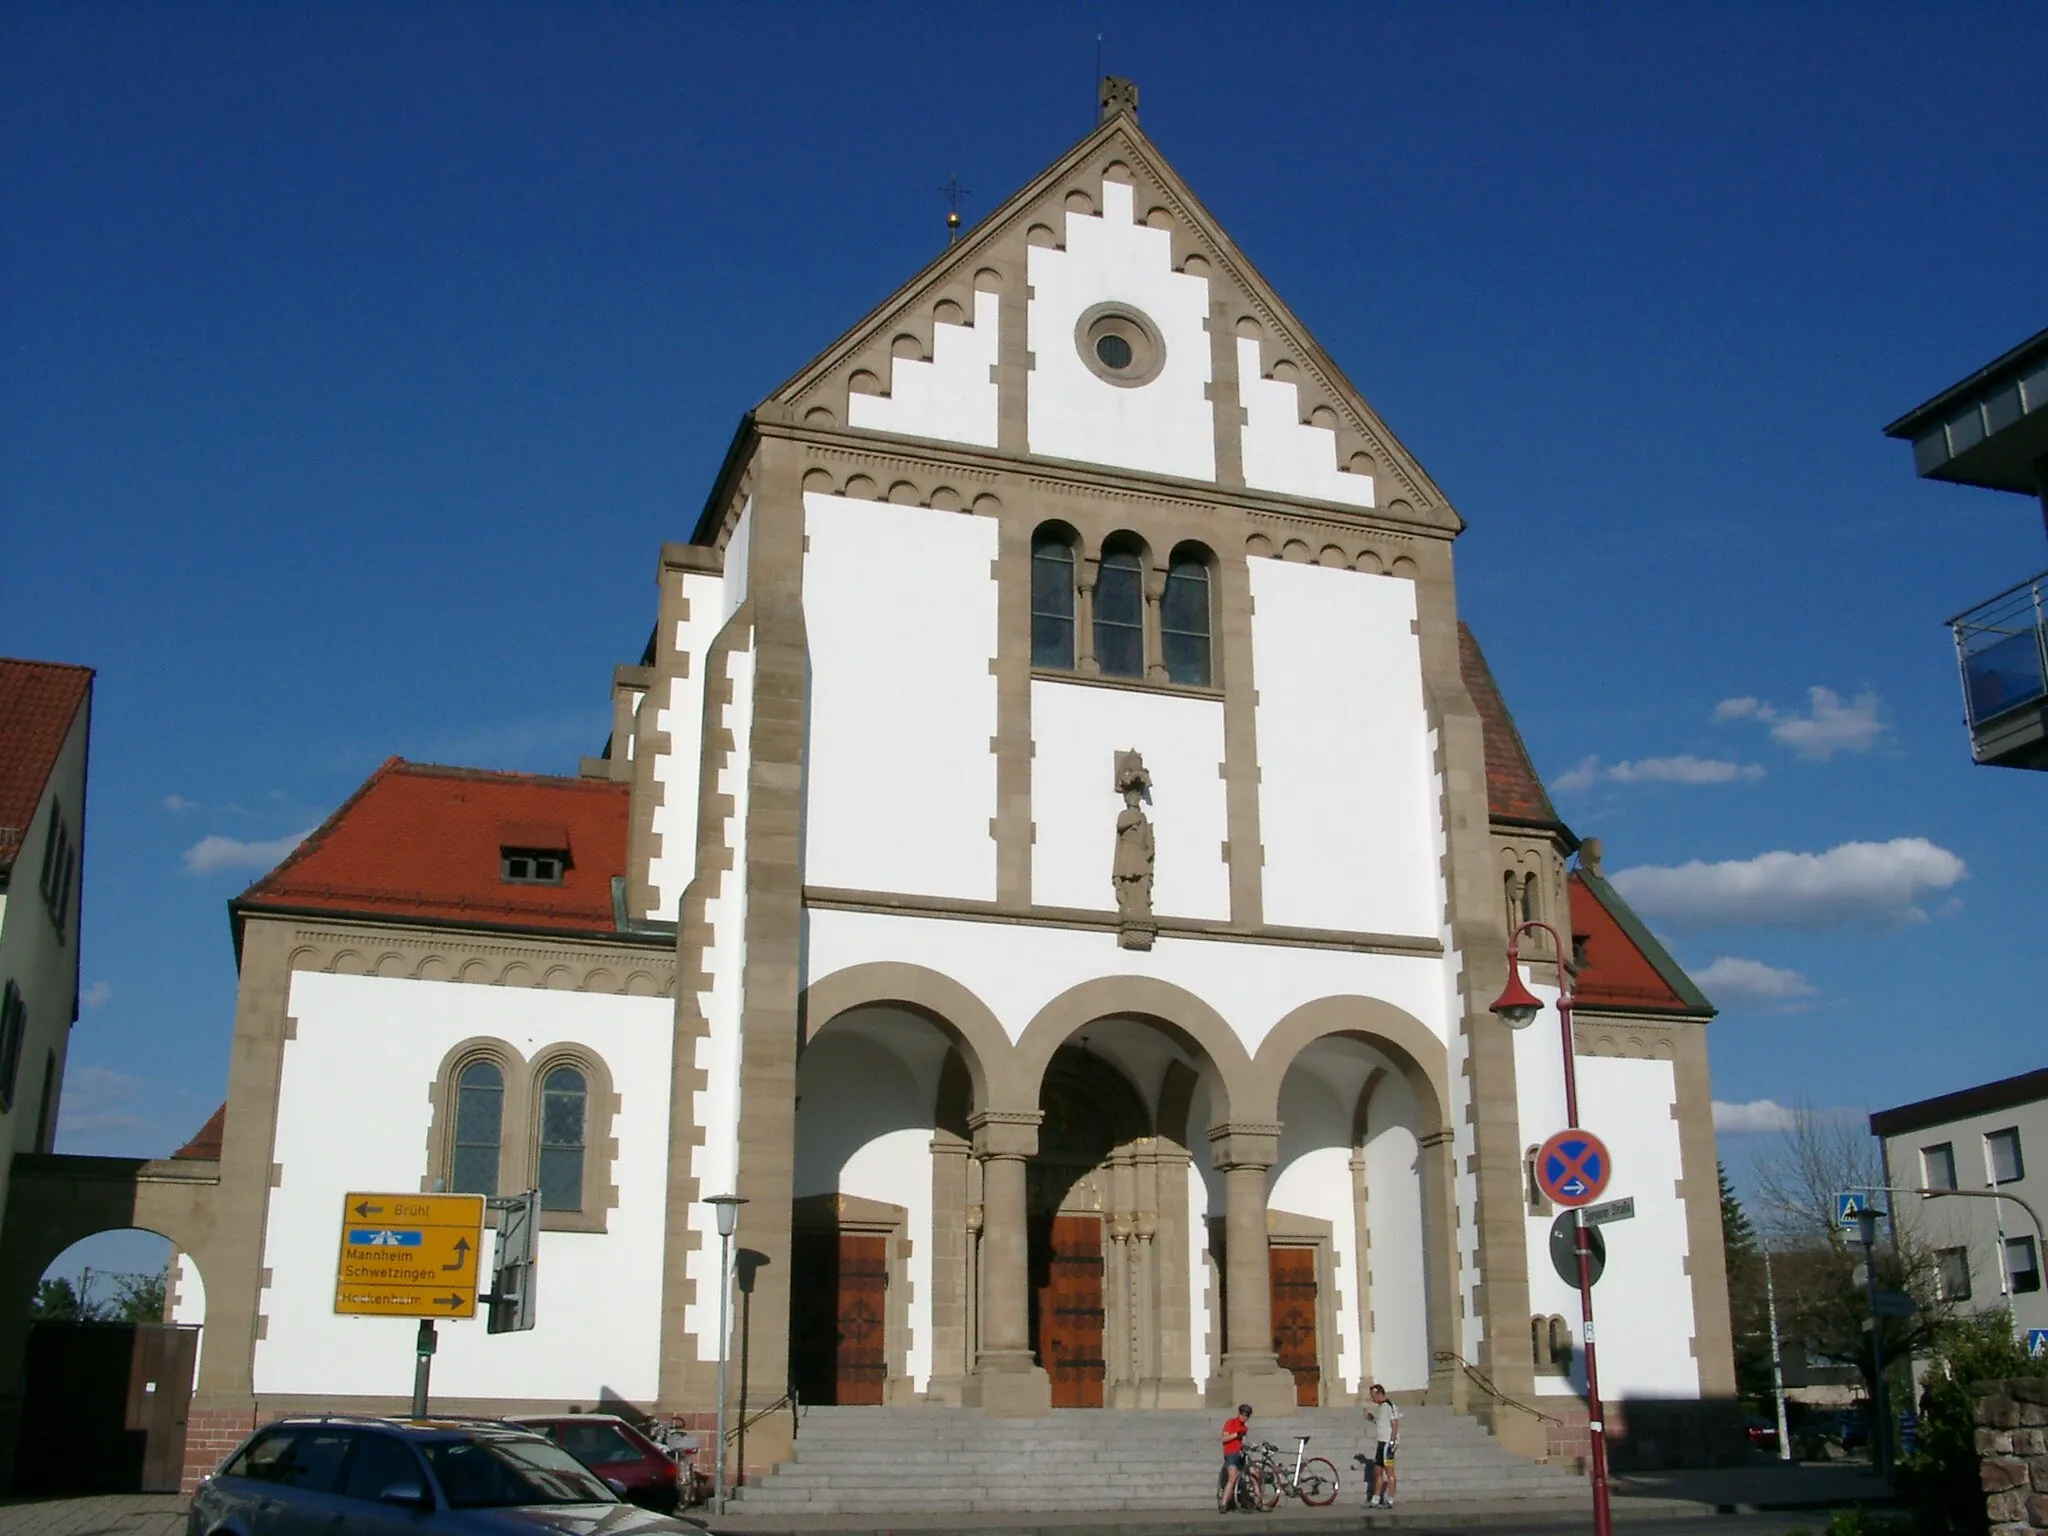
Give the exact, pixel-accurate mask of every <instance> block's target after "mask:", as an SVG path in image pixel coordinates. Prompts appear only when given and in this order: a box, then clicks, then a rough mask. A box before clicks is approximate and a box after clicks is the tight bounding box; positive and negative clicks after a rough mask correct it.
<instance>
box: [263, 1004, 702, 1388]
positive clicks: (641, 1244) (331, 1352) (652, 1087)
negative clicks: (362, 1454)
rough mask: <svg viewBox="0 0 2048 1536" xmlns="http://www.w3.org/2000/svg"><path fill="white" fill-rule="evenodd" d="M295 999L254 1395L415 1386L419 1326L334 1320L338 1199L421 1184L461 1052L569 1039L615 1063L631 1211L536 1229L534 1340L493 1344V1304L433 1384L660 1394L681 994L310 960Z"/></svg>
mask: <svg viewBox="0 0 2048 1536" xmlns="http://www.w3.org/2000/svg"><path fill="white" fill-rule="evenodd" d="M288 1007H289V1010H290V1015H291V1017H292V1019H293V1020H294V1021H295V1023H296V1032H295V1033H294V1035H293V1036H292V1037H291V1038H290V1039H289V1040H287V1041H286V1043H285V1047H284V1060H283V1065H282V1068H281V1069H280V1073H279V1082H278V1100H277V1125H278V1130H277V1140H276V1142H275V1145H274V1147H273V1149H272V1152H271V1158H272V1161H273V1162H274V1163H276V1164H277V1166H278V1168H279V1170H280V1172H279V1175H278V1178H277V1182H276V1186H275V1188H273V1189H272V1191H271V1193H270V1207H269V1215H268V1219H267V1221H266V1224H265V1228H264V1246H263V1264H264V1266H265V1268H266V1269H267V1270H268V1271H269V1273H270V1285H269V1287H268V1288H267V1289H266V1290H265V1291H264V1293H263V1303H262V1305H263V1315H264V1317H265V1318H266V1319H267V1322H266V1324H265V1335H264V1337H262V1338H260V1339H258V1340H257V1342H256V1357H255V1386H256V1390H257V1391H258V1392H259V1393H290V1394H308V1395H312V1394H323V1395H336V1396H342V1395H355V1394H374V1395H379V1396H394V1397H404V1396H406V1395H408V1394H409V1393H410V1392H411V1390H412V1374H413V1352H412V1343H413V1333H414V1326H415V1325H414V1324H413V1322H412V1321H411V1320H409V1319H406V1318H364V1317H339V1316H336V1315H335V1312H334V1282H335V1263H336V1259H337V1255H338V1253H339V1246H340V1234H341V1221H342V1201H343V1197H344V1196H345V1195H346V1194H347V1193H348V1192H349V1191H351V1190H378V1191H385V1190H388V1191H391V1192H394V1193H397V1192H406V1191H413V1190H418V1189H419V1188H420V1181H421V1179H422V1177H424V1176H427V1174H428V1169H427V1165H426V1164H427V1137H428V1132H429V1128H430V1125H431V1121H432V1111H433V1106H432V1103H431V1095H430V1090H431V1087H432V1084H433V1081H434V1077H435V1074H436V1073H437V1072H438V1071H439V1069H440V1067H441V1064H442V1062H443V1060H444V1059H445V1058H446V1056H447V1053H448V1052H449V1051H450V1050H451V1049H453V1048H454V1047H455V1046H456V1045H458V1044H460V1043H461V1042H462V1041H464V1040H467V1039H469V1038H471V1037H473V1036H488V1037H493V1038H497V1039H502V1040H505V1041H507V1042H508V1043H509V1044H511V1045H512V1046H514V1047H515V1048H516V1049H517V1050H518V1051H519V1052H520V1053H521V1054H522V1055H524V1056H526V1057H527V1058H528V1059H529V1060H530V1059H532V1057H533V1056H534V1054H535V1053H536V1052H538V1051H540V1050H542V1049H543V1048H545V1047H547V1046H550V1045H555V1044H558V1043H561V1042H564V1041H575V1042H578V1043H580V1044H582V1045H583V1046H585V1047H586V1048H588V1049H590V1050H591V1051H593V1052H595V1053H596V1054H597V1055H598V1056H600V1057H601V1058H602V1059H603V1061H604V1063H605V1065H606V1068H607V1070H608V1071H609V1072H610V1073H611V1077H612V1085H613V1089H614V1091H615V1092H616V1093H617V1094H618V1096H619V1110H618V1114H617V1117H616V1119H615V1120H614V1122H613V1135H614V1136H616V1138H617V1140H618V1156H617V1158H616V1159H614V1160H613V1161H612V1163H611V1164H610V1167H609V1169H608V1180H607V1181H608V1182H609V1183H611V1184H614V1185H616V1186H617V1188H618V1192H619V1203H618V1205H617V1206H616V1207H614V1208H613V1209H612V1210H610V1211H609V1212H607V1213H606V1218H605V1220H606V1230H605V1231H604V1232H602V1233H589V1232H543V1233H542V1234H541V1239H540V1268H539V1278H538V1282H537V1283H538V1290H537V1292H536V1300H537V1318H538V1320H537V1322H536V1325H535V1326H534V1328H533V1329H532V1330H531V1331H530V1332H526V1333H518V1334H499V1335H496V1336H495V1337H494V1336H491V1335H489V1334H488V1333H486V1331H485V1327H484V1319H483V1317H482V1315H481V1313H480V1314H479V1315H478V1316H477V1317H475V1318H473V1319H470V1320H466V1321H461V1322H446V1323H443V1324H442V1325H441V1330H440V1332H441V1347H440V1353H439V1355H438V1356H437V1357H436V1359H435V1361H434V1390H435V1392H436V1393H438V1394H445V1395H448V1396H461V1397H472V1396H473V1397H521V1398H542V1399H550V1398H561V1399H575V1398H582V1399H585V1400H590V1399H594V1398H595V1397H596V1396H597V1395H598V1393H599V1392H600V1391H601V1390H603V1389H609V1390H611V1391H613V1392H615V1393H617V1394H618V1395H619V1396H621V1397H624V1398H626V1399H628V1400H632V1401H639V1402H647V1401H651V1400H652V1399H653V1397H654V1394H655V1389H656V1370H657V1364H658V1361H659V1358H660V1352H661V1351H660V1346H661V1259H662V1242H663V1220H664V1215H665V1208H666V1204H667V1183H668V1180H667V1173H666V1169H667V1165H668V1137H669V1106H668V1084H669V1076H670V1072H669V1067H670V1050H671V1041H672V1039H673V1036H674V1027H675V1011H674V1005H673V1003H671V1002H670V1001H669V999H667V998H660V997H610V996H594V995H590V994H586V993H578V992H552V991H546V990H541V989H535V988H517V987H482V986H468V985H464V984H461V983H455V982H430V981H407V980H401V979H395V978H386V977H371V976H334V975H327V974H325V973H321V972H310V971H298V972H295V973H293V976H292V983H291V992H290V997H289V1002H288ZM590 1155H593V1156H595V1155H598V1153H597V1152H596V1150H595V1149H594V1148H593V1151H592V1153H591V1154H590ZM486 1248H487V1250H488V1243H487V1244H486Z"/></svg>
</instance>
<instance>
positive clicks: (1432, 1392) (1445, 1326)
mask: <svg viewBox="0 0 2048 1536" xmlns="http://www.w3.org/2000/svg"><path fill="white" fill-rule="evenodd" d="M1418 1146H1419V1151H1420V1159H1419V1160H1420V1162H1421V1165H1422V1167H1421V1174H1422V1242H1423V1255H1422V1262H1423V1305H1424V1308H1425V1311H1426V1313H1427V1315H1428V1318H1429V1400H1430V1401H1431V1402H1433V1403H1436V1402H1448V1403H1450V1405H1451V1406H1452V1407H1453V1408H1455V1409H1457V1410H1458V1412H1460V1413H1463V1412H1465V1411H1466V1410H1467V1407H1468V1406H1469V1404H1470V1401H1471V1383H1470V1382H1469V1381H1468V1380H1467V1378H1466V1376H1465V1373H1464V1372H1463V1371H1461V1370H1460V1369H1458V1358H1459V1357H1458V1313H1459V1307H1458V1293H1459V1268H1458V1203H1457V1197H1456V1193H1455V1191H1454V1190H1453V1188H1452V1186H1453V1183H1454V1182H1455V1178H1456V1174H1455V1146H1456V1138H1455V1137H1454V1136H1453V1135H1452V1133H1451V1132H1450V1131H1447V1130H1444V1131H1430V1132H1427V1133H1425V1134H1424V1135H1423V1136H1422V1137H1421V1138H1419V1142H1418ZM1532 1380H1533V1378H1532Z"/></svg>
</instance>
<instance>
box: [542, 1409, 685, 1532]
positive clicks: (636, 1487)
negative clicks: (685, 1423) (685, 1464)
mask: <svg viewBox="0 0 2048 1536" xmlns="http://www.w3.org/2000/svg"><path fill="white" fill-rule="evenodd" d="M510 1422H511V1423H514V1424H524V1425H525V1426H526V1427H527V1428H528V1429H533V1430H538V1431H539V1432H540V1433H541V1434H543V1435H546V1436H547V1437H548V1438H549V1439H550V1440H552V1441H554V1442H555V1444H557V1445H559V1446H560V1447H561V1448H562V1449H563V1450H565V1451H567V1452H568V1453H569V1454H570V1455H571V1456H574V1457H575V1458H576V1459H577V1460H578V1461H580V1462H582V1463H583V1465H585V1466H586V1467H588V1468H590V1470H591V1471H593V1472H595V1473H596V1474H597V1475H598V1476H599V1477H601V1478H603V1479H604V1480H605V1481H606V1482H608V1483H610V1484H612V1485H613V1486H614V1487H616V1488H617V1489H618V1491H619V1494H620V1496H621V1497H623V1498H627V1499H630V1500H631V1501H632V1502H633V1503H635V1504H638V1505H639V1506H640V1507H641V1508H642V1509H652V1510H655V1511H658V1512H659V1513H661V1514H664V1515H672V1514H674V1513H675V1509H676V1500H677V1483H676V1464H675V1462H674V1461H673V1460H672V1459H670V1457H669V1454H668V1452H667V1451H665V1450H663V1449H662V1448H661V1447H660V1446H659V1445H656V1444H655V1443H654V1441H653V1440H651V1439H649V1438H648V1437H647V1436H646V1435H644V1434H642V1433H641V1432H640V1431H639V1430H637V1429H635V1428H634V1427H633V1426H632V1425H631V1424H630V1423H628V1422H627V1421H626V1420H624V1419H622V1418H619V1417H618V1416H617V1415H615V1414H609V1413H572V1414H563V1415H561V1416H559V1417H547V1418H542V1417H538V1416H529V1415H526V1414H521V1415H520V1416H519V1417H518V1418H516V1419H513V1420H511V1421H510Z"/></svg>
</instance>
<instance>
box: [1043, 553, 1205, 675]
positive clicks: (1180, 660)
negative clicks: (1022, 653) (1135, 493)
mask: <svg viewBox="0 0 2048 1536" xmlns="http://www.w3.org/2000/svg"><path fill="white" fill-rule="evenodd" d="M1078 566H1079V561H1078V559H1077V557H1076V539H1075V536H1074V534H1073V531H1072V530H1071V529H1069V528H1066V527H1065V526H1063V525H1060V524H1054V523H1048V524H1046V525H1045V526H1044V527H1042V528H1040V529H1039V530H1038V532H1037V533H1035V534H1034V535H1033V536H1032V539H1031V664H1032V665H1033V666H1034V667H1044V668H1047V669H1048V670H1052V671H1060V672H1071V671H1077V670H1078V671H1084V672H1093V673H1097V674H1099V675H1100V676H1103V677H1121V678H1143V677H1144V676H1145V675H1146V669H1147V661H1148V659H1149V660H1151V661H1152V662H1153V664H1154V665H1156V666H1157V668H1158V669H1159V671H1161V672H1163V673H1164V674H1165V676H1166V681H1168V682H1170V683H1179V684H1181V685H1183V686H1186V687H1191V688H1209V687H1213V686H1214V684H1215V667H1214V659H1213V655H1212V650H1211V631H1212V628H1213V622H1214V621H1213V617H1212V616H1213V614H1214V612H1215V606H1214V600H1213V598H1212V596H1211V587H1212V583H1211V581H1210V579H1209V557H1208V554H1207V552H1206V551H1204V550H1202V549H1201V548H1200V547H1199V546H1196V545H1192V544H1183V545H1181V546H1180V547H1179V548H1177V549H1175V550H1174V552H1173V557H1172V559H1171V560H1170V561H1169V562H1168V564H1167V569H1166V584H1165V587H1164V589H1163V592H1162V594H1161V597H1160V602H1159V611H1158V618H1157V626H1158V633H1157V638H1156V639H1154V638H1152V636H1151V635H1150V634H1149V631H1150V630H1151V628H1152V619H1151V616H1150V615H1149V614H1148V613H1147V606H1148V605H1147V603H1146V598H1145V552H1144V546H1143V544H1142V543H1141V542H1140V541H1139V540H1138V539H1137V538H1136V537H1135V536H1133V535H1131V534H1126V533H1119V534H1112V535H1111V536H1110V537H1109V539H1108V540H1106V541H1105V542H1104V544H1103V548H1102V555H1101V557H1100V558H1099V559H1098V560H1097V561H1096V569H1095V581H1094V585H1093V588H1092V589H1091V591H1090V593H1089V598H1090V607H1091V610H1092V611H1091V612H1090V613H1089V614H1087V615H1086V616H1085V619H1084V617H1083V616H1082V615H1081V613H1080V611H1079V610H1080V603H1079V601H1078V590H1079V589H1078V586H1077V582H1076V577H1077V574H1078ZM1084 639H1085V640H1086V641H1087V642H1088V643H1087V644H1086V646H1083V644H1082V643H1081V642H1082V641H1083V640H1084ZM1148 653H1150V654H1149V657H1148Z"/></svg>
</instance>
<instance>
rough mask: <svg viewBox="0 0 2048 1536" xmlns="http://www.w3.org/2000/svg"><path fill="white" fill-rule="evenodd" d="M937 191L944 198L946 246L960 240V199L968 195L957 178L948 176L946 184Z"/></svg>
mask: <svg viewBox="0 0 2048 1536" xmlns="http://www.w3.org/2000/svg"><path fill="white" fill-rule="evenodd" d="M939 190H940V191H941V192H943V193H944V194H945V197H946V244H948V245H951V244H952V243H953V242H954V241H956V240H958V239H959V238H960V199H961V198H963V197H967V196H969V195H970V193H969V191H968V189H967V188H966V187H963V186H961V185H960V178H959V177H958V176H948V177H947V178H946V184H945V185H944V186H943V187H941V188H939Z"/></svg>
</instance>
